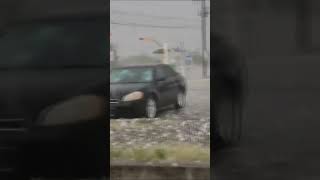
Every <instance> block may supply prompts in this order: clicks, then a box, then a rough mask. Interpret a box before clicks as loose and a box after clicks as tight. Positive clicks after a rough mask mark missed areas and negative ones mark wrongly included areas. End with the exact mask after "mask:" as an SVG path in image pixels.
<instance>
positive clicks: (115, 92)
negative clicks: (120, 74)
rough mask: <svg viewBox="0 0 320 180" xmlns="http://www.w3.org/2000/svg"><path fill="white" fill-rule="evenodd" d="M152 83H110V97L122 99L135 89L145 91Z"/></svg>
mask: <svg viewBox="0 0 320 180" xmlns="http://www.w3.org/2000/svg"><path fill="white" fill-rule="evenodd" d="M150 85H151V83H113V84H110V99H121V98H122V97H123V96H125V95H127V94H129V93H131V92H134V91H145V89H147V88H148V87H150Z"/></svg>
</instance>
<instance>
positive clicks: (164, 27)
mask: <svg viewBox="0 0 320 180" xmlns="http://www.w3.org/2000/svg"><path fill="white" fill-rule="evenodd" d="M110 24H114V25H121V26H131V27H147V28H163V29H185V28H188V29H199V28H198V27H194V26H168V25H153V24H139V23H122V22H116V21H111V22H110Z"/></svg>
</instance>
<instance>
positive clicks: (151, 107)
mask: <svg viewBox="0 0 320 180" xmlns="http://www.w3.org/2000/svg"><path fill="white" fill-rule="evenodd" d="M142 111H143V114H144V117H146V118H156V117H157V113H158V105H157V100H156V99H155V98H154V97H152V96H150V97H148V98H147V99H146V101H145V103H144V107H143V109H142Z"/></svg>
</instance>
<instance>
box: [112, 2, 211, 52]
mask: <svg viewBox="0 0 320 180" xmlns="http://www.w3.org/2000/svg"><path fill="white" fill-rule="evenodd" d="M207 6H208V7H210V4H209V2H207ZM200 8H201V6H200V3H199V2H193V1H191V0H190V1H132V0H131V1H123V0H122V1H111V2H110V9H111V11H110V20H111V22H113V24H110V29H111V33H112V36H111V42H112V43H115V44H116V45H117V47H118V51H119V55H120V56H122V57H124V56H130V55H139V54H150V53H151V52H152V51H153V50H154V49H156V48H157V46H156V45H155V44H153V43H146V42H143V41H139V38H140V37H153V38H154V39H156V40H158V41H160V42H167V43H168V44H169V46H170V47H176V46H178V45H179V43H180V42H184V45H185V47H186V48H188V49H192V50H195V49H200V48H201V21H200V17H199V15H198V14H199V10H200ZM209 23H210V19H209V18H207V37H208V38H207V39H208V40H207V45H208V49H209V48H210V46H209V45H210V38H209V37H210V29H209V27H210V24H209ZM150 26H151V27H150ZM158 26H161V28H158Z"/></svg>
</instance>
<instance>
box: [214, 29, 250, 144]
mask: <svg viewBox="0 0 320 180" xmlns="http://www.w3.org/2000/svg"><path fill="white" fill-rule="evenodd" d="M211 41H212V43H213V57H212V61H211V65H212V68H211V69H212V72H213V81H212V82H213V84H212V90H213V91H212V93H213V100H214V101H213V102H212V105H213V123H212V125H213V131H214V132H213V147H214V148H220V147H222V146H225V145H231V144H235V143H237V142H238V141H239V140H240V136H241V124H242V118H243V111H244V109H243V106H244V104H245V99H246V96H247V94H248V84H247V81H248V77H247V75H248V70H247V66H246V62H245V58H244V57H242V56H241V55H240V53H239V52H238V51H237V50H236V49H235V48H234V47H233V46H232V45H231V44H230V43H228V42H227V41H226V39H224V38H223V37H222V36H220V35H218V34H213V35H212V36H211Z"/></svg>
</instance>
